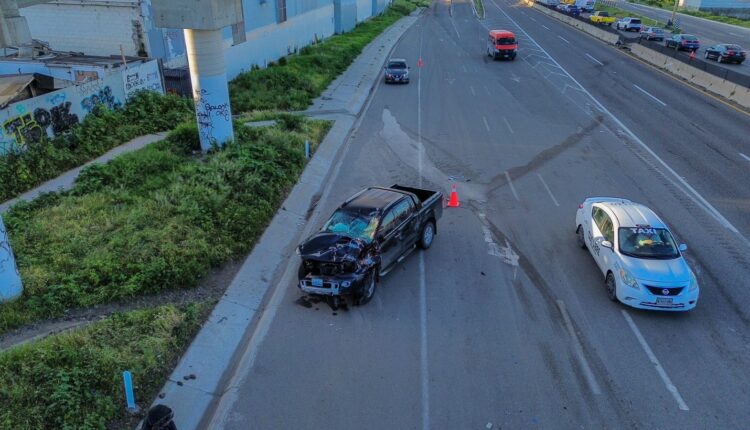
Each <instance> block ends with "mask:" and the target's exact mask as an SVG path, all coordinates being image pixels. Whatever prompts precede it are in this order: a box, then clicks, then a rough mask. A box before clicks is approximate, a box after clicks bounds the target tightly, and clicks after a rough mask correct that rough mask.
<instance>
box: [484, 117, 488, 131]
mask: <svg viewBox="0 0 750 430" xmlns="http://www.w3.org/2000/svg"><path fill="white" fill-rule="evenodd" d="M482 121H484V128H486V129H487V131H490V125H489V124H487V118H485V117H482Z"/></svg>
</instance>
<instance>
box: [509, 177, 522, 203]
mask: <svg viewBox="0 0 750 430" xmlns="http://www.w3.org/2000/svg"><path fill="white" fill-rule="evenodd" d="M505 178H506V179H508V185H510V190H511V191H512V192H513V197H515V198H516V200H518V201H519V202H520V201H521V199H519V198H518V193H517V192H516V187H514V186H513V181H511V180H510V175H509V174H508V171H507V170H506V171H505Z"/></svg>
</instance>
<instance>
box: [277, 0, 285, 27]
mask: <svg viewBox="0 0 750 430" xmlns="http://www.w3.org/2000/svg"><path fill="white" fill-rule="evenodd" d="M276 9H277V11H278V19H277V21H278V22H284V21H286V0H276Z"/></svg>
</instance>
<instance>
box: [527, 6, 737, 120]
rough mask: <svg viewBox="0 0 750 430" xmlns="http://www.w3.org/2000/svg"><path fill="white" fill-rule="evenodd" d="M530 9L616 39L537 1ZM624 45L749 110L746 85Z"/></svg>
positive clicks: (613, 41) (599, 36)
mask: <svg viewBox="0 0 750 430" xmlns="http://www.w3.org/2000/svg"><path fill="white" fill-rule="evenodd" d="M534 8H535V9H537V10H539V11H541V12H543V13H545V14H547V15H549V16H551V17H553V18H555V19H557V20H559V21H562V22H564V23H566V24H568V25H570V26H571V27H575V28H577V29H579V30H581V31H583V32H585V33H588V34H590V35H591V36H593V37H595V38H597V39H599V40H602V41H604V42H607V43H609V44H616V43H617V41H619V39H620V37H619V36H617V35H615V34H612V33H609V32H606V31H604V30H601V29H598V28H596V27H595V26H593V25H591V24H586V23H585V22H581V21H579V20H577V19H575V18H571V17H569V16H566V15H563V14H561V13H558V12H555V11H553V10H550V9H548V8H546V7H543V6H540V5H538V4H534ZM627 47H628V48H629V50H630V52H631V54H632V55H633V56H635V57H638V58H640V59H641V60H643V61H645V62H647V63H649V64H651V65H653V66H656V67H658V68H659V69H662V70H664V71H667V72H669V73H670V74H672V75H674V76H676V77H679V78H682V79H684V80H685V81H687V82H690V83H691V84H693V85H695V86H697V87H699V88H702V89H704V90H706V91H709V92H711V93H713V94H716V95H718V96H721V97H723V98H725V99H727V100H729V101H731V102H734V103H736V104H737V105H739V106H742V107H743V108H745V109H750V88H746V87H744V86H742V85H738V84H735V83H734V82H730V81H727V80H725V79H722V78H720V77H718V76H715V75H712V74H710V73H708V72H705V71H703V70H700V69H698V68H697V67H693V66H691V65H689V64H687V63H683V62H682V61H679V60H676V59H674V58H672V57H669V56H667V55H664V54H662V53H661V52H658V51H654V50H653V49H650V48H648V47H646V46H643V45H641V44H640V43H628V44H627Z"/></svg>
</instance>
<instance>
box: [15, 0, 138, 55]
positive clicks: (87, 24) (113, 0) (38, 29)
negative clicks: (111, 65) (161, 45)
mask: <svg viewBox="0 0 750 430" xmlns="http://www.w3.org/2000/svg"><path fill="white" fill-rule="evenodd" d="M20 12H21V15H22V16H25V17H26V19H27V21H28V23H29V28H30V29H31V36H32V37H33V38H34V39H39V40H44V41H46V42H49V44H50V47H51V48H52V49H54V50H58V51H76V52H81V51H83V52H85V53H86V54H87V55H105V56H108V55H119V54H120V45H122V47H123V50H124V51H125V55H130V56H137V55H139V52H142V51H143V50H144V48H146V49H147V48H148V47H147V46H146V44H147V43H148V42H147V41H146V39H147V35H146V29H145V28H144V25H143V20H142V19H141V10H140V6H139V2H138V0H108V5H107V6H104V5H103V2H97V3H93V2H92V3H90V4H87V3H86V2H82V3H72V2H52V3H48V4H40V5H36V6H30V7H26V8H23V9H21V10H20Z"/></svg>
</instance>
